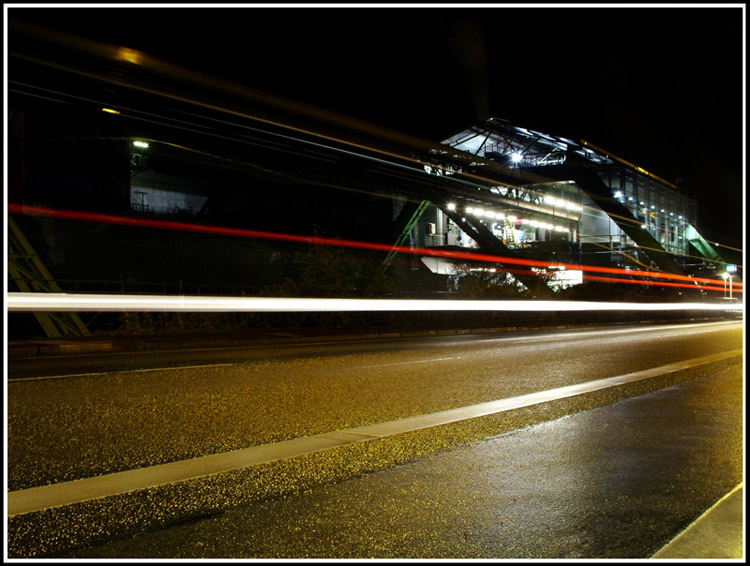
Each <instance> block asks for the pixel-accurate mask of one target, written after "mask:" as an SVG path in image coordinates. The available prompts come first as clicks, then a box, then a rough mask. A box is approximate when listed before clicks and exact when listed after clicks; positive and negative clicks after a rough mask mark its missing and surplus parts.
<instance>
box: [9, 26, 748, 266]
mask: <svg viewBox="0 0 750 566" xmlns="http://www.w3.org/2000/svg"><path fill="white" fill-rule="evenodd" d="M13 26H14V31H16V30H17V31H18V32H20V33H22V34H26V35H27V36H28V37H33V38H35V39H37V40H40V39H41V40H43V41H44V42H45V43H49V44H52V45H54V46H57V47H58V48H59V52H60V53H64V52H65V51H64V50H66V49H67V50H69V51H70V50H72V51H73V52H77V53H79V54H85V55H86V56H89V57H94V58H97V59H99V60H100V61H118V62H122V61H126V62H128V63H132V64H134V65H137V66H139V67H141V68H143V69H146V70H148V71H150V72H152V73H156V74H157V75H160V76H163V77H165V78H168V79H170V80H172V81H173V82H174V83H175V84H176V82H177V81H187V82H188V83H192V84H194V85H198V86H201V87H205V86H209V87H210V88H212V89H214V90H216V91H218V92H223V93H225V94H232V95H239V96H241V97H242V98H244V99H246V100H251V101H256V102H261V103H263V104H267V105H270V106H272V107H274V108H276V109H280V110H282V111H285V112H292V113H294V114H296V115H298V116H304V117H307V118H313V119H315V120H318V121H320V122H322V123H324V124H328V125H333V126H334V127H337V128H338V127H340V126H341V125H342V124H343V123H345V124H346V125H347V127H348V128H349V129H350V130H352V131H357V132H359V133H365V134H368V135H371V136H375V137H377V138H379V139H381V140H388V141H390V142H396V143H397V144H399V145H402V146H403V145H405V146H406V147H410V148H412V149H414V148H416V149H418V150H421V151H428V152H437V153H438V154H443V155H448V154H450V156H451V157H452V158H454V159H456V160H457V161H458V162H459V163H462V162H465V161H466V159H468V158H470V159H472V160H473V161H476V160H478V158H477V157H476V156H467V155H464V154H462V153H461V152H456V151H455V150H454V149H453V148H450V147H449V146H445V145H441V144H435V143H434V142H431V141H427V140H423V139H420V138H417V137H414V136H410V135H407V134H404V133H401V132H396V131H393V130H390V129H388V128H384V127H382V126H376V125H373V124H370V123H367V122H365V121H362V120H357V119H354V118H352V117H347V116H342V115H339V114H336V113H334V112H331V111H328V110H322V109H320V108H316V107H314V106H311V105H309V104H303V103H299V102H295V101H291V100H288V99H285V98H283V97H279V96H274V95H270V94H268V93H263V92H260V91H258V90H255V89H251V88H248V87H243V86H240V85H238V84H235V83H232V82H230V81H226V80H222V79H218V78H216V77H211V76H208V75H205V74H202V73H198V72H195V71H191V70H188V69H185V68H182V67H179V66H177V65H174V64H172V63H169V62H166V61H163V60H160V59H158V58H156V57H153V56H151V55H148V54H146V53H143V52H140V51H136V50H133V49H129V48H126V47H123V46H114V45H108V44H103V43H99V42H96V41H92V40H88V39H83V38H80V37H75V36H72V35H69V34H66V33H63V32H59V31H56V30H50V29H44V28H42V27H40V26H35V25H29V24H27V23H23V22H14V23H13ZM11 55H12V56H14V57H18V58H20V59H25V60H29V61H33V62H35V63H39V64H42V65H46V66H48V67H51V68H55V69H59V70H64V71H66V72H70V73H74V74H78V75H79V76H86V77H89V78H93V79H95V80H100V81H105V82H109V83H110V84H116V85H118V86H122V87H124V88H130V89H134V90H138V91H141V92H146V93H150V94H154V95H156V96H161V97H165V98H169V99H172V100H179V101H181V102H186V103H188V104H191V105H195V106H199V107H202V108H204V109H209V110H214V111H218V112H221V113H224V114H229V115H231V116H234V117H235V118H244V119H250V120H253V121H256V122H261V123H265V124H268V125H273V126H277V127H281V128H284V129H286V130H289V131H293V132H297V133H303V134H307V135H311V136H314V137H316V138H318V139H325V140H328V141H334V142H337V143H342V144H345V145H348V146H350V147H355V148H357V149H363V150H369V151H373V152H375V153H378V154H381V155H385V156H388V157H391V158H396V159H399V160H405V161H408V162H415V163H417V164H419V165H420V166H422V165H423V164H424V163H423V162H422V161H421V160H419V159H415V158H414V157H413V156H407V155H404V154H402V153H394V152H393V151H389V150H385V149H383V148H376V147H374V146H373V145H372V144H368V145H363V144H361V143H356V142H353V141H351V140H346V139H343V138H342V137H341V136H340V135H338V136H332V135H328V134H323V133H321V132H318V131H312V130H310V129H309V128H301V127H297V126H293V125H290V124H288V123H282V122H279V121H277V120H273V119H269V118H267V117H264V116H261V115H258V114H257V113H256V114H255V115H253V114H248V113H247V112H243V111H238V110H234V109H232V108H227V107H222V106H217V105H216V103H214V102H213V101H212V102H207V101H206V100H197V99H194V98H192V99H191V98H185V97H184V95H183V92H184V91H180V93H179V94H178V93H175V92H174V91H172V92H169V91H165V90H159V89H154V88H152V87H151V86H150V85H143V84H135V82H134V78H133V77H131V78H130V79H129V80H128V81H123V80H121V79H117V78H114V77H112V76H106V75H105V74H102V73H96V72H93V71H86V70H83V69H81V68H79V67H73V66H71V65H70V63H69V61H70V60H72V58H71V57H66V58H64V59H62V61H63V62H62V63H60V62H57V63H56V62H53V61H52V60H51V58H49V57H47V58H39V57H35V56H30V55H24V54H21V53H11ZM63 57H64V55H63ZM212 100H213V97H212ZM202 118H206V117H205V116H203V117H202ZM208 119H209V120H215V119H212V118H208ZM581 143H582V145H584V146H586V145H588V146H591V147H595V148H596V146H593V145H592V144H590V143H589V142H586V141H584V140H581ZM596 149H597V150H600V151H601V152H602V153H604V154H606V155H609V154H608V152H605V151H604V150H601V149H600V148H596ZM613 157H616V156H613ZM616 159H620V158H616ZM620 160H621V159H620ZM479 161H483V160H479ZM621 161H623V160H621ZM625 163H626V164H627V165H629V166H632V167H634V168H635V169H636V170H639V171H641V172H642V173H644V174H646V175H651V176H654V175H652V174H650V173H649V172H648V171H645V170H643V169H641V168H640V167H637V166H634V165H632V164H630V163H628V162H625ZM483 164H484V165H486V166H488V167H498V165H497V164H496V163H494V162H492V161H486V162H483ZM430 165H431V166H432V167H435V168H438V169H442V170H443V171H444V172H445V173H454V171H452V169H451V166H448V167H445V166H443V165H439V164H434V163H431V164H430ZM503 169H505V168H503ZM506 172H507V171H506ZM459 174H460V175H461V176H462V177H466V178H469V179H476V180H479V181H482V182H490V183H491V184H497V181H496V180H493V179H491V178H486V177H482V176H479V175H476V174H473V173H469V172H466V171H463V170H459ZM540 179H541V177H540ZM501 184H502V185H504V186H507V187H510V188H516V189H517V188H519V187H515V186H514V185H511V184H508V183H506V182H503V183H501ZM525 190H526V191H527V192H530V193H536V191H534V190H533V189H530V188H526V189H525ZM537 194H542V193H537ZM592 209H593V207H592ZM610 216H613V217H617V218H620V219H621V220H622V221H624V222H628V223H631V224H634V225H640V222H639V221H637V220H636V219H634V218H632V217H628V216H621V215H617V214H610ZM711 243H713V244H714V245H721V244H718V243H716V242H711ZM724 247H726V248H728V249H733V250H736V251H741V250H738V249H737V248H733V247H731V246H724ZM656 251H663V250H656ZM666 253H670V254H672V252H666ZM675 255H676V254H675Z"/></svg>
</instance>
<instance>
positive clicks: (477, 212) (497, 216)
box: [447, 203, 570, 233]
mask: <svg viewBox="0 0 750 566" xmlns="http://www.w3.org/2000/svg"><path fill="white" fill-rule="evenodd" d="M447 208H448V210H456V205H455V204H452V203H451V204H448V206H447ZM465 212H466V214H471V215H473V216H476V217H478V218H489V219H490V220H507V221H508V222H510V223H512V224H515V223H521V224H528V225H530V226H533V227H534V228H544V229H545V230H554V231H555V232H566V233H570V230H569V229H568V228H565V227H564V226H554V225H552V224H549V223H548V222H540V221H538V220H529V219H527V218H518V217H517V216H512V215H511V216H505V214H503V213H502V212H494V211H492V210H485V209H483V208H474V207H471V206H467V207H466V209H465Z"/></svg>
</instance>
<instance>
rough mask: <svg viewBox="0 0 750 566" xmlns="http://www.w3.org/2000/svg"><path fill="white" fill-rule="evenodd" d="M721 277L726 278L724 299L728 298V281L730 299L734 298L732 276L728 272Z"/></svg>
mask: <svg viewBox="0 0 750 566" xmlns="http://www.w3.org/2000/svg"><path fill="white" fill-rule="evenodd" d="M721 276H722V277H723V278H724V298H725V299H726V298H727V279H729V298H730V299H731V298H732V274H731V273H728V272H726V271H725V272H724V273H722V274H721Z"/></svg>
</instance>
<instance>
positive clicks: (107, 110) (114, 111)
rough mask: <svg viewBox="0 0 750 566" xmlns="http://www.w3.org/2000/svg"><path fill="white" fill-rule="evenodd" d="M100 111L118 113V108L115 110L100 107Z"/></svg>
mask: <svg viewBox="0 0 750 566" xmlns="http://www.w3.org/2000/svg"><path fill="white" fill-rule="evenodd" d="M102 112H107V113H108V114H119V113H120V111H119V110H115V109H114V108H102Z"/></svg>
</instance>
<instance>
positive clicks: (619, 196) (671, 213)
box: [615, 191, 682, 220]
mask: <svg viewBox="0 0 750 566" xmlns="http://www.w3.org/2000/svg"><path fill="white" fill-rule="evenodd" d="M622 196H623V195H622V191H615V198H616V199H619V200H622ZM628 200H629V201H632V200H634V199H633V197H628ZM639 204H640V205H641V206H646V203H645V202H643V201H641V202H640V203H639ZM651 210H656V205H654V204H652V205H651ZM641 212H644V213H647V212H648V210H646V209H645V208H644V209H643V210H642V211H641ZM661 212H662V213H666V212H667V211H666V210H664V209H663V208H662V209H661ZM669 215H670V216H674V212H670V213H669ZM677 218H679V219H680V220H682V215H679V216H678V217H677Z"/></svg>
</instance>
